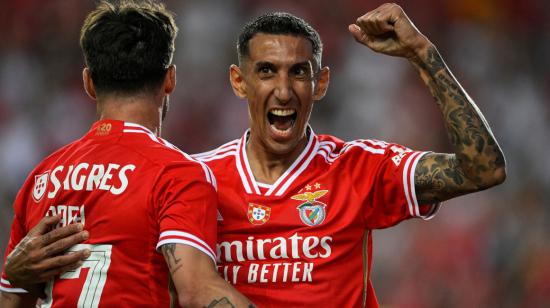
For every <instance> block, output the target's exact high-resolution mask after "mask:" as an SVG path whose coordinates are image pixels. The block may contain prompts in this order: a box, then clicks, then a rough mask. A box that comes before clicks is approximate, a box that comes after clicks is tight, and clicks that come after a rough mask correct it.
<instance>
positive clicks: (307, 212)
mask: <svg viewBox="0 0 550 308" xmlns="http://www.w3.org/2000/svg"><path fill="white" fill-rule="evenodd" d="M319 188H321V185H320V184H319V183H315V184H314V185H313V189H319ZM313 189H312V185H309V184H308V185H306V186H305V187H304V189H302V190H301V191H304V192H302V193H300V194H297V195H294V196H292V197H290V198H291V199H293V200H298V201H305V202H304V203H302V204H300V205H299V206H298V207H297V209H298V213H299V215H300V219H301V220H302V222H303V223H304V224H306V225H308V226H312V227H313V226H318V225H320V224H322V223H323V221H325V217H326V209H325V208H326V206H327V205H326V204H324V203H323V202H320V201H317V199H319V198H321V197H323V196H324V195H326V194H327V193H328V190H316V191H313Z"/></svg>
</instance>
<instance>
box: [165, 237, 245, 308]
mask: <svg viewBox="0 0 550 308" xmlns="http://www.w3.org/2000/svg"><path fill="white" fill-rule="evenodd" d="M161 249H162V253H163V255H164V259H165V260H166V263H167V264H168V268H169V270H170V275H171V278H172V283H173V286H174V288H175V289H176V292H177V302H178V304H179V305H180V306H182V307H209V308H210V307H212V308H214V307H220V308H222V307H223V308H225V307H228V308H229V307H231V308H232V307H249V308H251V307H254V305H252V303H251V302H250V301H249V300H248V299H247V298H246V297H244V296H243V295H242V294H240V293H239V292H237V290H235V288H233V287H232V286H231V285H230V284H229V283H228V282H227V281H225V280H223V279H222V278H221V276H220V275H219V274H218V272H217V270H216V267H215V265H214V263H213V262H212V259H210V258H209V257H208V256H207V255H206V254H204V253H202V252H201V251H199V250H198V249H195V248H193V247H191V246H187V245H180V244H165V245H163V246H162V248H161Z"/></svg>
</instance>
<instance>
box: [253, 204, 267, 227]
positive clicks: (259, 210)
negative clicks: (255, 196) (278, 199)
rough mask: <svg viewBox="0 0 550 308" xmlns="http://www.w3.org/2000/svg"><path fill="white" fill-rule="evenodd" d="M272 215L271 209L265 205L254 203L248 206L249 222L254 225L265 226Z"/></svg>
mask: <svg viewBox="0 0 550 308" xmlns="http://www.w3.org/2000/svg"><path fill="white" fill-rule="evenodd" d="M269 215H271V208H270V207H267V206H265V205H259V204H254V203H249V204H248V212H247V216H248V221H250V223H251V224H253V225H263V224H265V222H266V221H268V220H269Z"/></svg>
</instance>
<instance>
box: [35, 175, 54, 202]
mask: <svg viewBox="0 0 550 308" xmlns="http://www.w3.org/2000/svg"><path fill="white" fill-rule="evenodd" d="M49 175H50V172H49V171H47V172H45V173H42V174H40V175H35V176H34V188H33V189H32V198H33V199H34V201H35V202H40V200H41V199H42V197H44V193H46V188H47V186H48V177H49Z"/></svg>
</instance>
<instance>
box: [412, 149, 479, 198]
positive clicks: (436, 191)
mask: <svg viewBox="0 0 550 308" xmlns="http://www.w3.org/2000/svg"><path fill="white" fill-rule="evenodd" d="M415 186H416V189H417V194H418V199H419V201H421V202H434V201H443V200H446V199H449V198H452V197H454V196H457V195H459V194H461V193H464V192H467V191H470V190H471V187H470V185H469V182H468V180H467V178H466V177H465V176H464V173H463V172H462V171H461V169H460V168H458V162H457V161H456V158H454V155H452V154H428V155H425V156H423V157H422V158H421V159H420V160H419V161H418V164H417V166H416V170H415Z"/></svg>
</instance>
